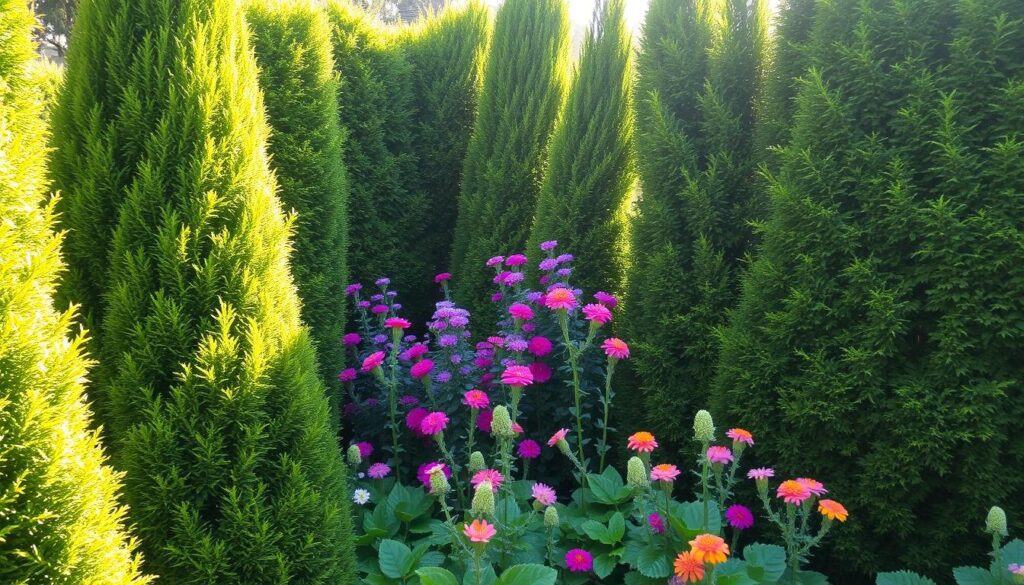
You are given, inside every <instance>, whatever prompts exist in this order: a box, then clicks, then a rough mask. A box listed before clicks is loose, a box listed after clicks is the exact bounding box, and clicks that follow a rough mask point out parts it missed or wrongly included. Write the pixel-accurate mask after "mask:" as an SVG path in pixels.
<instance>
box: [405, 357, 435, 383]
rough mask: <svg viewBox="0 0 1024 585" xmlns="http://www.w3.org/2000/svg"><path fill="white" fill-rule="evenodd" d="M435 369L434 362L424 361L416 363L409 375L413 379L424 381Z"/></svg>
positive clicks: (410, 369)
mask: <svg viewBox="0 0 1024 585" xmlns="http://www.w3.org/2000/svg"><path fill="white" fill-rule="evenodd" d="M433 369H434V362H433V360H423V361H419V362H416V363H415V364H413V365H412V367H411V368H409V375H410V376H412V377H413V378H416V379H417V380H422V379H423V378H425V377H427V376H428V375H430V372H431V370H433Z"/></svg>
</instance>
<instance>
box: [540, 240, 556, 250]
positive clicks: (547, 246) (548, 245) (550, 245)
mask: <svg viewBox="0 0 1024 585" xmlns="http://www.w3.org/2000/svg"><path fill="white" fill-rule="evenodd" d="M557 245H558V240H548V241H546V242H541V243H540V249H541V250H543V251H545V252H550V251H551V250H554V249H555V246H557Z"/></svg>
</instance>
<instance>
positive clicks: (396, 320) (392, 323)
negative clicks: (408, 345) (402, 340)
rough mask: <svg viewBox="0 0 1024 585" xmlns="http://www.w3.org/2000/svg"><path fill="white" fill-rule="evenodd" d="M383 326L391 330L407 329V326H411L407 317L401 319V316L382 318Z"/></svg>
mask: <svg viewBox="0 0 1024 585" xmlns="http://www.w3.org/2000/svg"><path fill="white" fill-rule="evenodd" d="M384 327H386V328H388V329H392V330H394V329H408V328H409V327H412V323H410V322H409V320H408V319H403V318H401V317H388V318H387V319H384Z"/></svg>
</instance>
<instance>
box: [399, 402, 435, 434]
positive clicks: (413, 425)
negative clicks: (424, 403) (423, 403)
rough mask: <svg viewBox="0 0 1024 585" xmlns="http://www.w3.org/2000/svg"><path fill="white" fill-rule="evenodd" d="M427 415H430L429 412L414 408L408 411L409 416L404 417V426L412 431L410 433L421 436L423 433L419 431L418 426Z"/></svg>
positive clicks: (424, 409) (421, 408)
mask: <svg viewBox="0 0 1024 585" xmlns="http://www.w3.org/2000/svg"><path fill="white" fill-rule="evenodd" d="M428 414H430V411H428V410H427V409H426V408H423V407H416V408H414V409H412V410H410V411H409V414H407V415H405V426H407V427H409V428H410V429H412V431H413V432H414V433H416V434H417V435H420V436H423V431H422V430H420V424H421V423H422V422H423V419H424V417H426V416H427V415H428Z"/></svg>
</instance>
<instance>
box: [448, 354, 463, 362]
mask: <svg viewBox="0 0 1024 585" xmlns="http://www.w3.org/2000/svg"><path fill="white" fill-rule="evenodd" d="M448 359H449V360H450V361H451V362H452V363H453V364H461V363H462V354H458V353H453V354H452V357H450V358H448Z"/></svg>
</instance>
